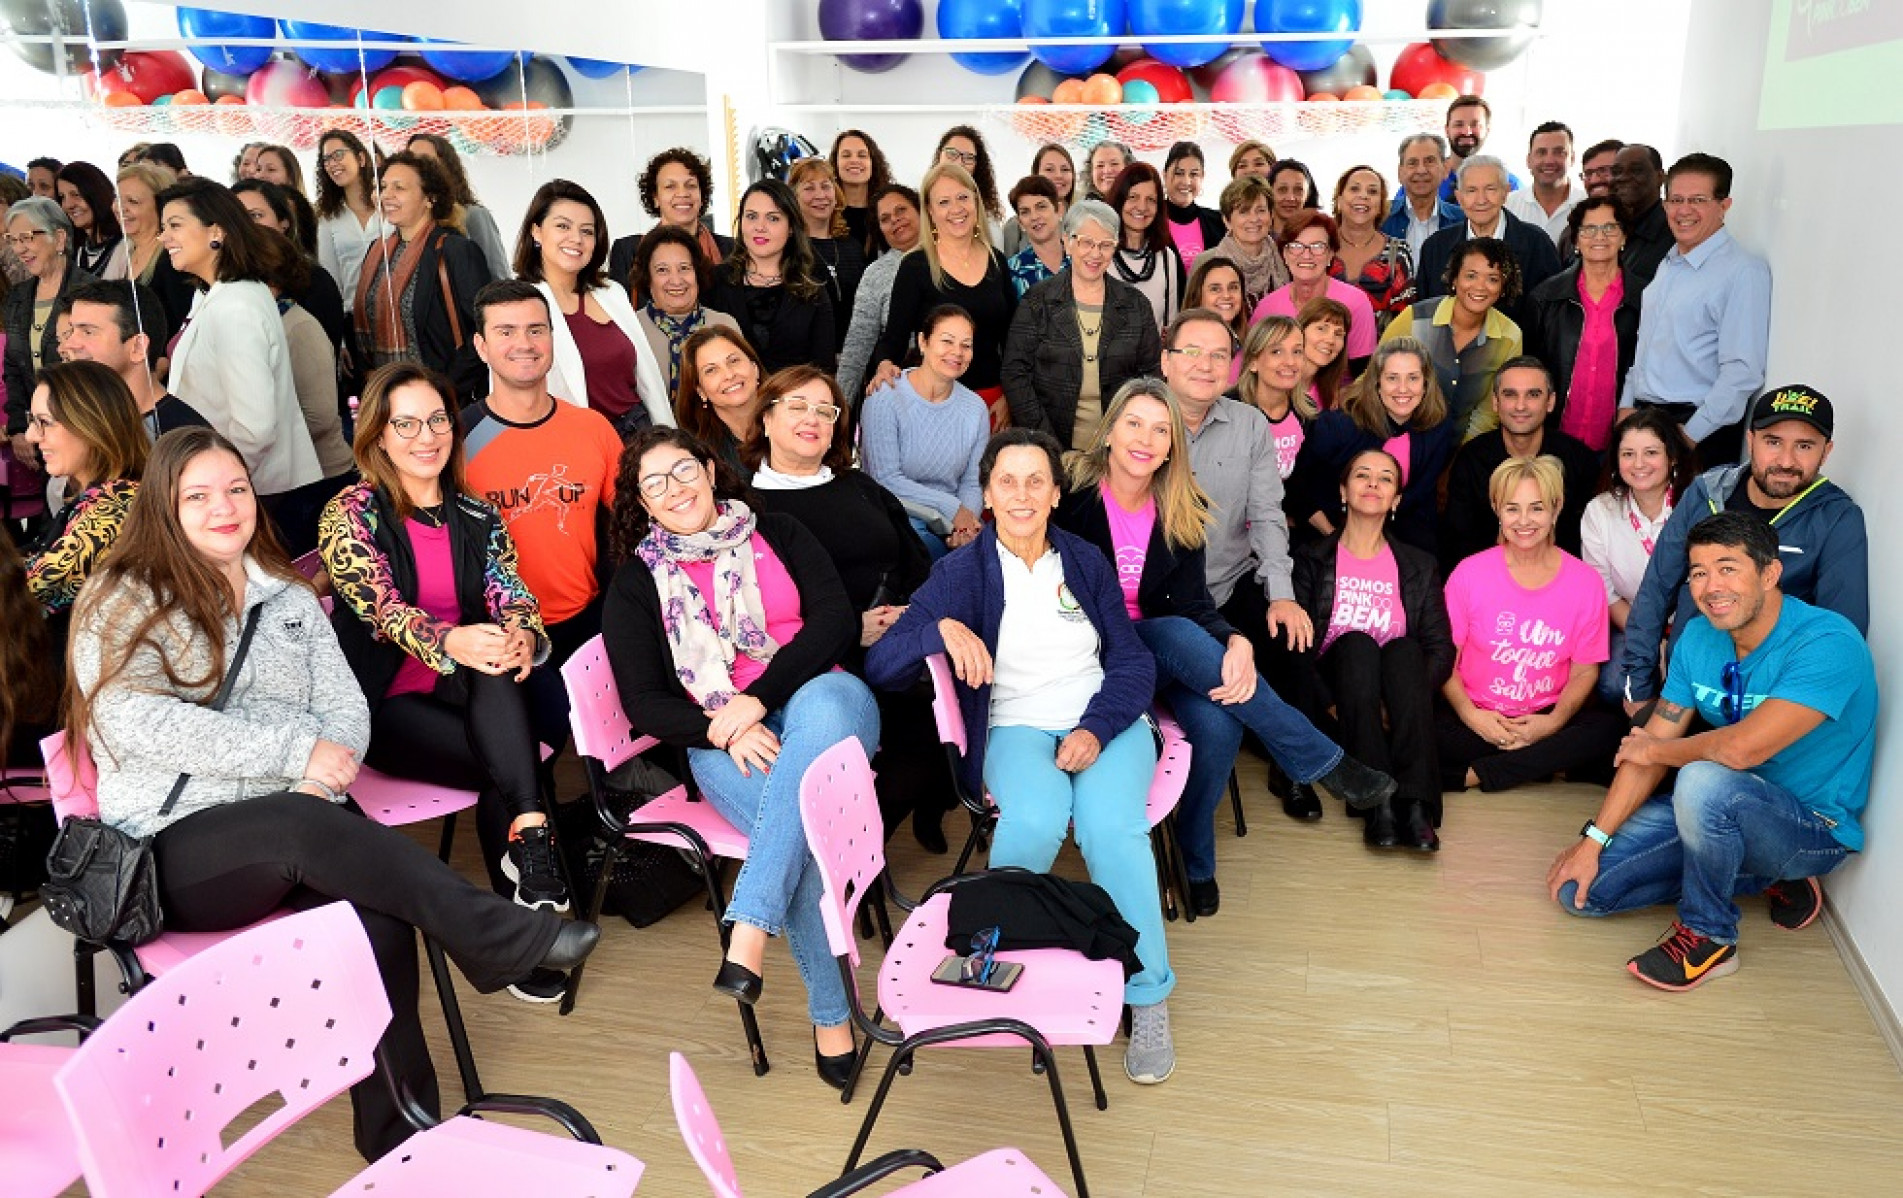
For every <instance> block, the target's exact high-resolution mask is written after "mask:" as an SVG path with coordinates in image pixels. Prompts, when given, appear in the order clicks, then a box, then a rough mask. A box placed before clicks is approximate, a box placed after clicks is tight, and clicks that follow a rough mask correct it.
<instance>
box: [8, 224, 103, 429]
mask: <svg viewBox="0 0 1903 1198" xmlns="http://www.w3.org/2000/svg"><path fill="white" fill-rule="evenodd" d="M6 238H7V248H8V249H11V250H12V251H13V252H14V254H16V255H17V256H18V257H19V259H20V264H21V265H22V266H24V267H26V271H27V275H28V276H29V277H27V278H25V279H23V280H21V281H20V282H18V283H16V284H14V285H13V290H11V291H9V292H7V300H6V307H5V309H4V313H3V315H4V324H5V328H6V346H7V348H6V362H5V381H6V410H7V419H6V430H7V436H8V437H9V438H11V439H12V442H13V456H14V457H15V458H16V459H18V461H19V462H20V464H21V465H23V466H32V465H33V464H34V457H33V447H32V446H31V445H29V444H27V440H26V424H27V404H28V402H29V401H30V400H31V399H32V398H33V378H34V376H35V375H37V374H38V373H39V372H40V370H41V369H42V368H44V367H47V366H51V365H53V364H55V363H57V362H58V361H59V328H58V324H57V322H55V321H54V319H53V310H54V309H55V308H57V307H59V303H60V301H61V300H62V299H64V298H65V297H66V294H67V293H68V292H70V291H71V290H72V289H73V288H75V287H77V286H79V285H80V284H81V283H90V282H91V281H92V276H91V275H89V274H87V273H86V272H85V271H83V270H80V269H79V267H77V266H75V265H74V264H73V260H72V254H71V253H70V252H69V251H70V249H71V246H72V240H73V223H72V222H71V221H70V220H68V219H67V218H66V214H65V213H64V212H62V211H60V206H59V205H58V204H55V203H54V202H53V201H51V200H49V199H46V198H45V197H43V196H28V197H27V198H26V199H24V200H18V201H16V202H15V203H14V204H13V206H12V207H10V208H8V209H7V220H6Z"/></svg>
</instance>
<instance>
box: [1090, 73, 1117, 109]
mask: <svg viewBox="0 0 1903 1198" xmlns="http://www.w3.org/2000/svg"><path fill="white" fill-rule="evenodd" d="M1083 102H1084V103H1086V104H1098V105H1105V104H1121V103H1123V84H1121V83H1118V82H1117V77H1116V76H1115V75H1105V74H1101V73H1099V74H1096V75H1092V76H1091V77H1090V78H1088V79H1086V80H1084V94H1083Z"/></svg>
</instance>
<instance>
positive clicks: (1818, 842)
mask: <svg viewBox="0 0 1903 1198" xmlns="http://www.w3.org/2000/svg"><path fill="white" fill-rule="evenodd" d="M1686 548H1687V550H1688V555H1689V558H1690V562H1691V569H1690V573H1689V575H1688V577H1687V582H1688V584H1689V585H1690V587H1691V593H1692V598H1693V600H1694V601H1695V602H1696V603H1697V604H1698V612H1699V614H1698V615H1697V616H1695V617H1693V618H1692V620H1691V622H1690V623H1689V624H1688V625H1687V627H1686V629H1685V634H1684V635H1683V636H1682V637H1681V638H1680V639H1679V642H1678V647H1677V649H1676V650H1674V652H1673V654H1672V664H1671V669H1670V671H1669V672H1668V673H1667V675H1666V679H1665V689H1664V693H1663V694H1662V695H1661V696H1660V699H1659V704H1658V709H1657V711H1656V712H1655V713H1654V714H1653V716H1652V718H1651V719H1650V720H1649V721H1647V723H1646V725H1645V727H1644V728H1641V729H1636V730H1634V731H1633V732H1632V733H1631V734H1630V735H1628V736H1627V737H1626V740H1625V743H1624V744H1623V745H1621V746H1620V748H1619V756H1618V765H1619V772H1618V774H1617V775H1616V776H1615V777H1614V778H1613V781H1612V788H1611V789H1610V790H1608V791H1607V792H1606V798H1605V801H1604V802H1603V803H1601V804H1600V805H1599V814H1598V815H1596V816H1594V817H1593V818H1592V819H1591V820H1589V821H1587V823H1586V826H1585V827H1584V828H1582V829H1580V840H1579V843H1577V844H1575V845H1573V846H1572V847H1571V848H1569V849H1567V850H1566V851H1565V852H1563V853H1561V854H1560V855H1559V858H1558V859H1557V860H1555V861H1554V862H1553V867H1552V869H1551V870H1550V871H1549V872H1548V873H1547V885H1548V887H1549V889H1550V890H1551V892H1552V895H1553V898H1554V899H1555V900H1556V901H1557V902H1559V904H1560V905H1561V906H1562V907H1564V908H1565V909H1566V910H1568V911H1571V912H1573V913H1574V914H1576V915H1610V914H1612V913H1613V912H1615V911H1629V910H1632V909H1634V908H1637V907H1648V906H1651V905H1653V904H1654V903H1663V902H1670V901H1674V900H1675V901H1676V902H1677V903H1678V919H1677V921H1676V922H1674V923H1673V924H1672V928H1671V931H1670V932H1669V933H1668V934H1667V935H1666V937H1665V939H1664V940H1662V941H1661V942H1660V943H1659V944H1658V945H1657V946H1656V947H1654V948H1652V949H1650V950H1648V951H1646V952H1644V953H1641V954H1640V955H1638V956H1636V957H1634V958H1632V960H1631V962H1630V963H1629V964H1628V965H1627V966H1626V968H1627V969H1628V970H1630V971H1631V973H1632V975H1633V976H1634V977H1636V978H1638V979H1639V980H1640V981H1642V982H1645V983H1647V984H1648V985H1652V986H1657V987H1658V988H1660V989H1661V990H1690V989H1691V988H1692V987H1694V986H1697V985H1700V984H1701V983H1703V982H1707V981H1709V980H1711V979H1712V978H1715V977H1722V976H1724V975H1725V974H1727V973H1730V972H1731V971H1732V970H1734V969H1736V968H1737V967H1738V919H1739V911H1738V906H1737V903H1736V902H1734V901H1733V900H1734V899H1735V897H1736V896H1738V895H1742V894H1756V893H1758V892H1759V891H1763V892H1764V893H1765V896H1766V898H1767V899H1768V900H1769V903H1770V914H1771V922H1772V923H1775V924H1777V925H1778V926H1779V927H1781V928H1788V929H1791V930H1793V931H1795V930H1796V929H1798V928H1801V927H1804V926H1806V925H1808V924H1809V923H1810V922H1811V921H1812V920H1813V919H1816V918H1817V914H1818V912H1819V911H1820V910H1821V909H1822V907H1823V901H1824V895H1823V890H1822V888H1821V887H1820V886H1819V885H1818V883H1817V879H1818V877H1820V876H1821V875H1823V874H1827V873H1829V872H1830V871H1831V870H1833V869H1835V868H1837V866H1838V865H1840V864H1842V863H1843V860H1844V858H1845V857H1846V856H1848V855H1849V854H1851V853H1854V852H1857V851H1859V850H1860V849H1862V848H1863V828H1862V826H1861V825H1860V824H1859V823H1858V817H1859V816H1860V815H1861V814H1862V812H1863V808H1864V804H1865V803H1866V802H1867V801H1868V800H1869V797H1870V760H1871V756H1872V752H1873V750H1874V748H1875V745H1876V722H1877V679H1876V668H1875V666H1874V664H1873V663H1872V662H1871V659H1870V650H1869V648H1868V647H1867V646H1866V645H1865V644H1864V641H1863V637H1861V636H1860V635H1858V633H1857V629H1856V627H1855V626H1854V625H1852V624H1851V623H1850V621H1849V620H1846V619H1845V618H1844V617H1842V616H1840V615H1838V614H1836V613H1835V612H1831V611H1826V610H1824V609H1823V608H1818V607H1812V606H1810V605H1809V604H1807V603H1804V602H1803V601H1801V600H1798V599H1791V598H1787V597H1786V596H1785V595H1784V594H1783V593H1782V592H1781V591H1779V590H1778V577H1779V575H1780V573H1781V572H1782V569H1783V567H1782V566H1781V564H1780V563H1779V561H1778V544H1777V534H1776V533H1774V532H1773V531H1772V530H1771V527H1770V526H1769V525H1768V524H1766V523H1765V522H1764V521H1763V520H1761V519H1759V518H1758V517H1757V516H1755V515H1752V514H1750V513H1747V512H1721V513H1719V514H1718V515H1715V516H1712V517H1710V518H1709V519H1707V520H1705V521H1703V522H1702V523H1700V524H1699V525H1697V526H1696V527H1695V528H1693V529H1692V531H1691V534H1690V536H1689V537H1688V538H1687V539H1686ZM1694 712H1696V713H1697V714H1698V715H1699V716H1700V717H1702V718H1703V719H1704V720H1705V721H1706V722H1707V723H1709V724H1710V725H1711V731H1709V732H1701V733H1699V734H1698V735H1696V736H1689V735H1687V733H1688V732H1689V731H1690V727H1691V717H1692V714H1693V713H1694ZM1673 768H1676V769H1677V770H1678V771H1679V773H1678V782H1677V785H1676V786H1675V788H1674V790H1673V792H1672V793H1671V794H1670V795H1664V796H1660V797H1657V798H1649V796H1651V795H1652V792H1653V788H1654V787H1656V786H1657V785H1658V784H1659V782H1660V781H1661V780H1662V779H1663V778H1664V776H1665V772H1666V771H1667V770H1668V769H1673Z"/></svg>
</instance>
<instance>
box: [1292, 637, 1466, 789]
mask: <svg viewBox="0 0 1903 1198" xmlns="http://www.w3.org/2000/svg"><path fill="white" fill-rule="evenodd" d="M1318 665H1319V667H1320V670H1321V676H1322V680H1323V682H1325V683H1326V684H1327V686H1328V692H1329V697H1330V698H1331V699H1332V700H1333V701H1334V706H1335V722H1336V724H1337V725H1339V726H1340V741H1341V747H1342V748H1343V749H1346V750H1347V751H1348V755H1349V756H1350V757H1353V758H1354V759H1355V760H1356V761H1359V762H1361V764H1363V765H1365V766H1368V767H1370V768H1372V769H1377V770H1380V771H1381V772H1383V773H1385V774H1387V775H1389V776H1390V777H1392V778H1393V779H1394V781H1395V783H1396V784H1397V786H1398V789H1396V791H1395V792H1394V800H1393V805H1394V806H1395V807H1396V808H1400V807H1402V806H1404V805H1405V804H1407V803H1410V802H1415V803H1419V804H1421V807H1422V810H1424V811H1425V812H1426V813H1427V817H1428V818H1429V819H1431V820H1432V821H1433V822H1434V823H1435V824H1436V825H1437V826H1438V825H1439V823H1440V814H1441V802H1440V792H1441V779H1440V765H1439V754H1438V751H1437V750H1438V747H1439V746H1438V745H1437V744H1436V743H1435V734H1434V686H1433V683H1432V682H1430V681H1429V680H1428V677H1427V655H1426V654H1425V653H1424V652H1422V650H1421V643H1420V642H1419V641H1417V640H1414V639H1412V638H1411V637H1405V636H1402V637H1396V638H1395V639H1394V640H1391V641H1389V642H1388V643H1387V644H1385V645H1378V644H1376V643H1375V640H1374V638H1373V637H1371V636H1369V635H1368V634H1367V633H1365V632H1344V633H1343V634H1341V636H1339V637H1337V638H1335V643H1334V644H1332V645H1330V646H1328V652H1326V653H1324V654H1322V655H1321V658H1320V661H1319V662H1318ZM1384 715H1385V717H1386V720H1385V723H1384V722H1383V716H1384Z"/></svg>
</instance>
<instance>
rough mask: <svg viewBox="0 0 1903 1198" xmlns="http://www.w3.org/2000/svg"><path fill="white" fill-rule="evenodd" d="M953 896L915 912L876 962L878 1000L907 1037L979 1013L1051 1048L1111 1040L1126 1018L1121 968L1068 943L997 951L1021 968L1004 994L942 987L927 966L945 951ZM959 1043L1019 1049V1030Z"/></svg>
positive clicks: (1021, 1043) (1000, 957)
mask: <svg viewBox="0 0 1903 1198" xmlns="http://www.w3.org/2000/svg"><path fill="white" fill-rule="evenodd" d="M950 913H951V895H949V894H939V895H934V896H933V897H932V898H930V899H928V900H926V902H925V903H924V904H922V905H921V906H920V907H919V909H918V910H916V911H914V912H912V914H911V916H910V918H908V919H907V920H906V921H905V926H904V927H903V928H901V929H900V930H899V934H898V935H897V936H896V937H895V938H894V939H893V941H892V947H891V948H890V949H889V950H887V952H886V955H885V960H884V961H883V962H881V963H880V966H879V1006H880V1007H881V1008H883V1009H884V1011H885V1013H886V1015H887V1016H889V1017H890V1018H891V1020H892V1021H893V1022H894V1023H896V1024H898V1025H899V1030H900V1031H901V1032H903V1033H904V1034H905V1035H906V1036H908V1037H910V1036H915V1035H917V1034H919V1033H920V1032H925V1031H930V1030H931V1029H933V1028H938V1027H946V1026H949V1025H951V1024H955V1023H972V1022H975V1021H978V1020H982V1019H997V1018H1008V1019H1017V1020H1021V1021H1022V1022H1024V1023H1028V1024H1030V1025H1031V1026H1032V1027H1034V1028H1036V1029H1037V1031H1038V1033H1039V1034H1040V1035H1042V1036H1043V1037H1044V1039H1045V1040H1046V1041H1048V1042H1049V1043H1050V1044H1052V1045H1053V1046H1062V1045H1079V1044H1108V1043H1110V1042H1111V1041H1112V1040H1114V1039H1116V1036H1117V1028H1118V1024H1119V1022H1120V1021H1121V1020H1122V1018H1123V966H1121V965H1119V964H1118V963H1117V962H1115V961H1091V960H1088V959H1086V958H1085V957H1084V956H1083V955H1082V954H1080V953H1075V952H1071V951H1069V950H1067V949H1052V948H1042V949H1028V950H1025V951H1021V952H1002V953H999V954H998V960H1000V961H1016V962H1019V963H1020V964H1022V965H1023V966H1024V972H1023V974H1021V975H1020V976H1019V977H1018V984H1017V985H1015V986H1013V987H1012V988H1011V989H1010V990H1009V991H1008V992H1004V993H999V992H995V991H989V990H975V989H971V988H968V987H964V986H946V985H942V984H940V983H938V982H934V981H933V980H932V971H933V970H935V969H937V968H938V966H939V963H940V962H942V961H943V960H944V959H945V957H946V956H947V955H948V953H949V952H950V950H948V949H947V948H946V947H945V935H946V919H947V918H948V917H949V915H950ZM957 1046H958V1047H960V1048H1018V1049H1021V1048H1023V1047H1024V1039H1023V1037H1021V1036H1008V1035H1000V1036H977V1037H973V1038H972V1039H969V1040H960V1041H958V1042H957Z"/></svg>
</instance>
